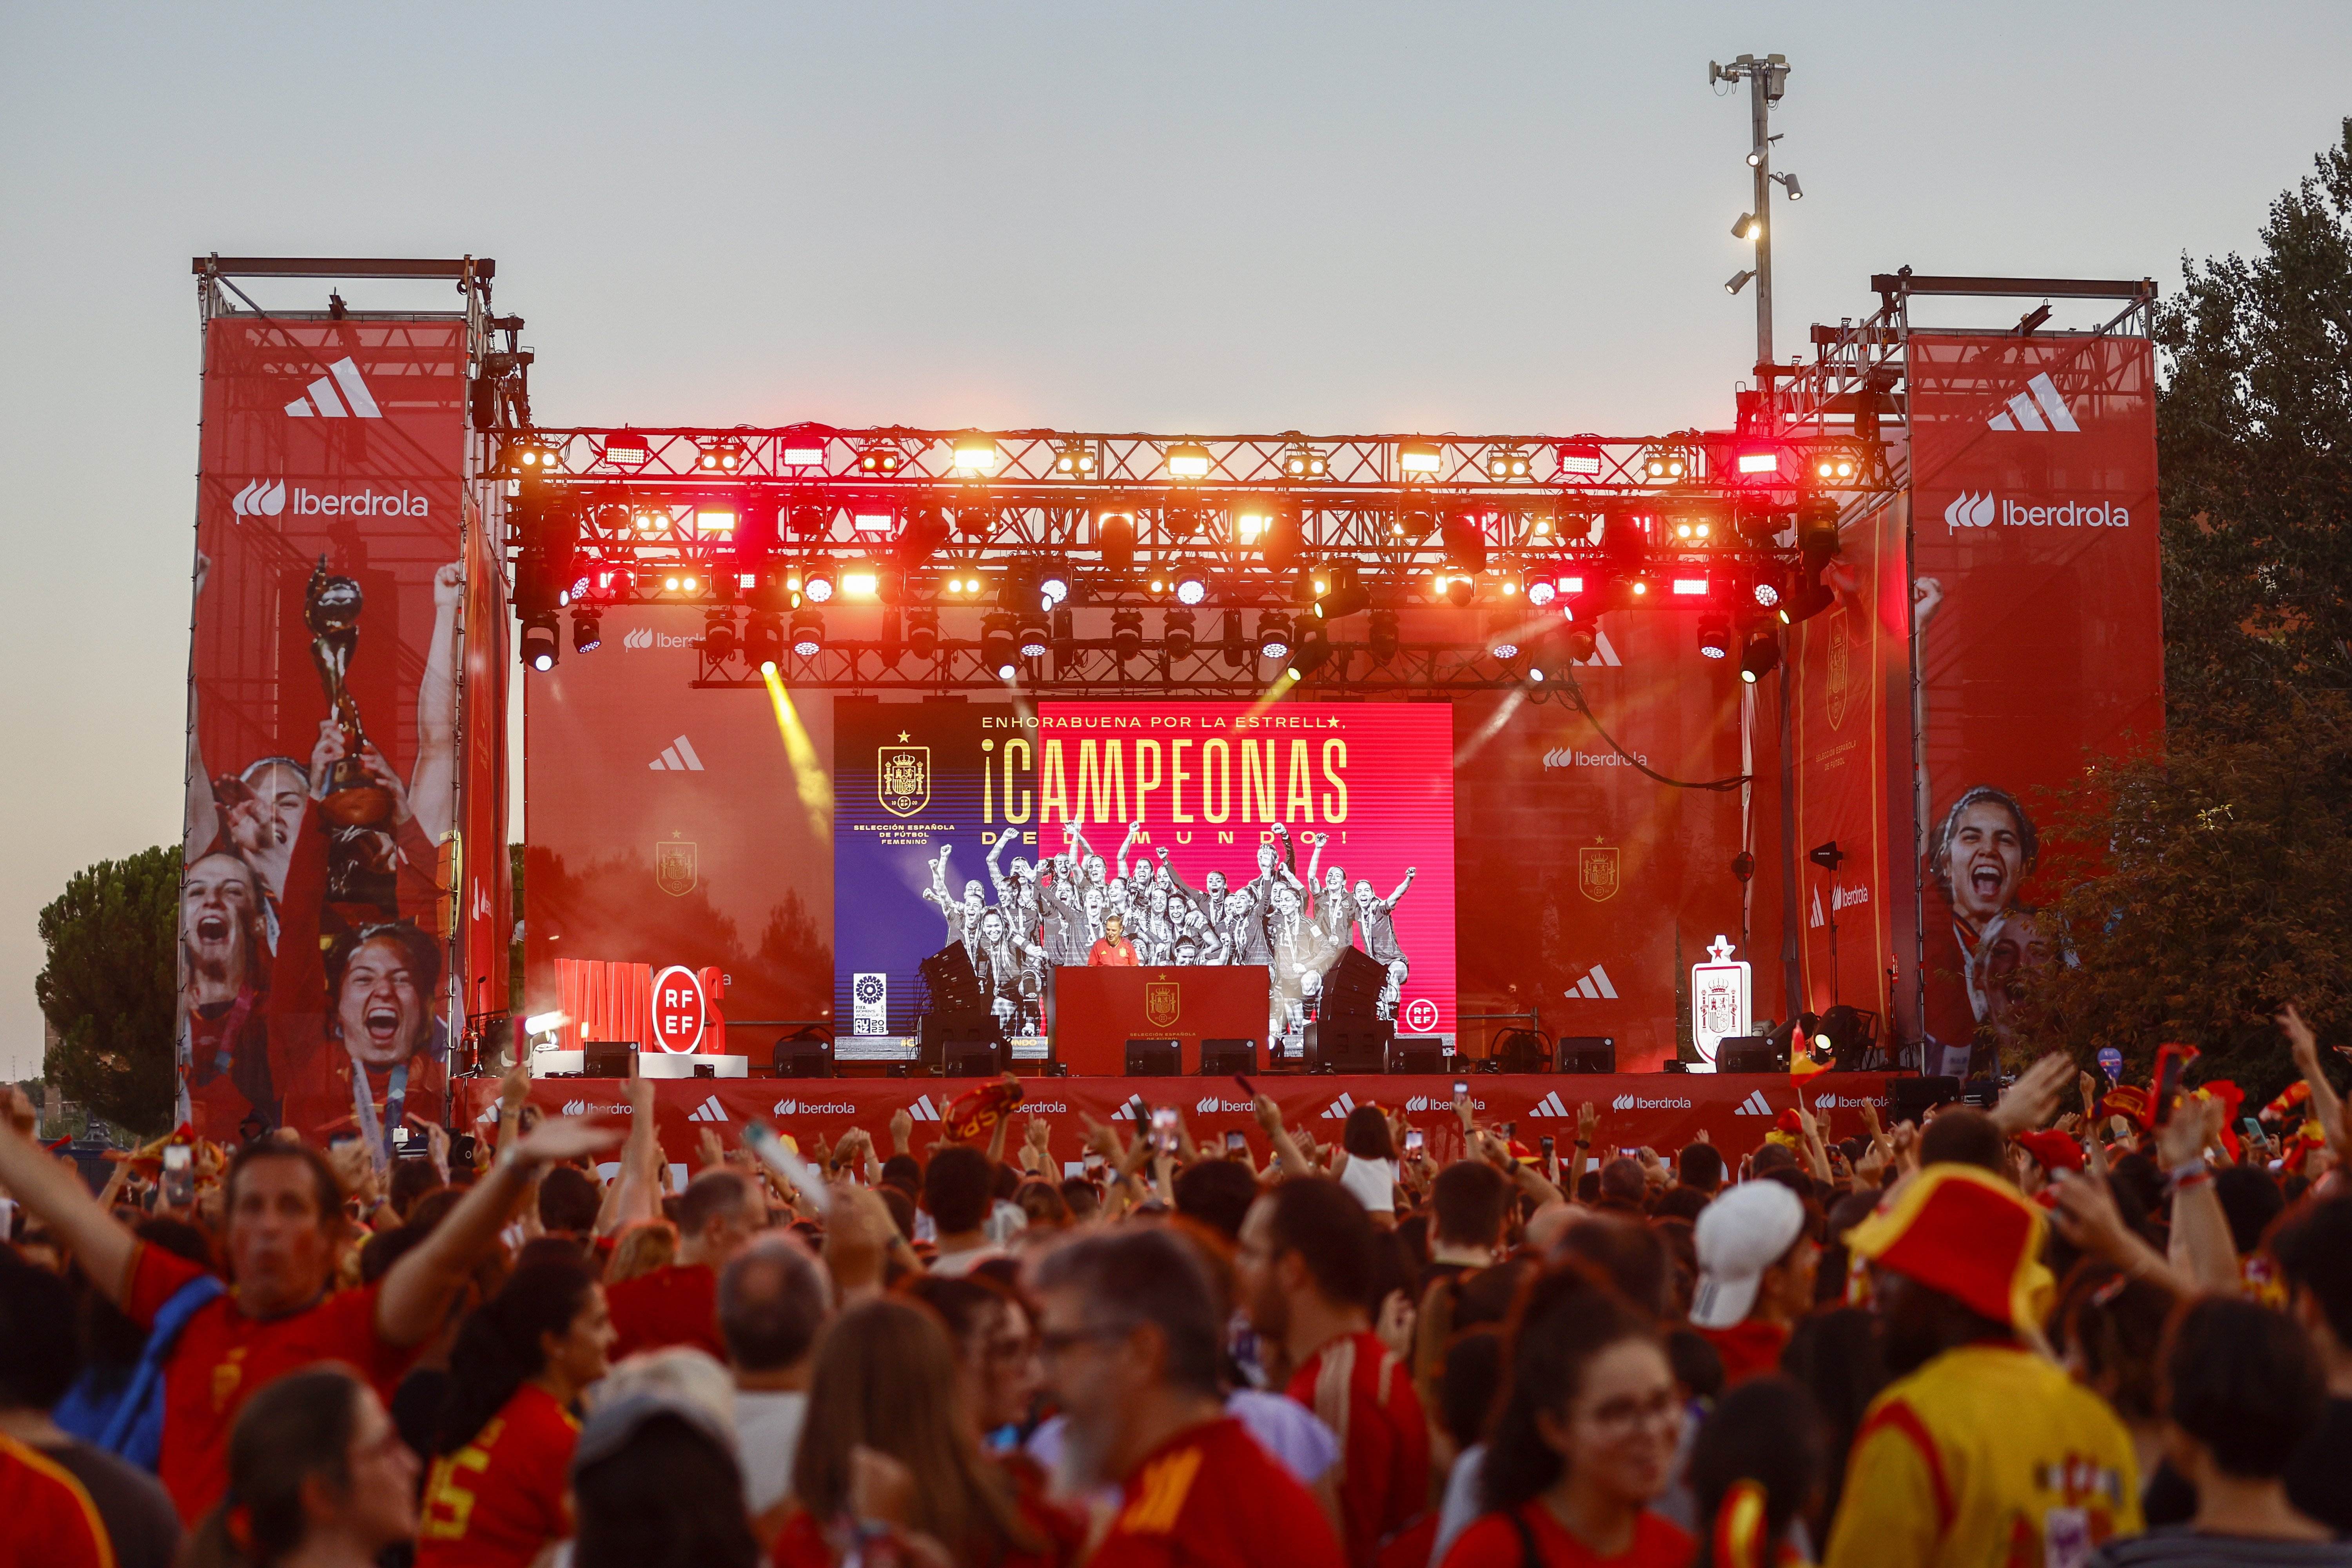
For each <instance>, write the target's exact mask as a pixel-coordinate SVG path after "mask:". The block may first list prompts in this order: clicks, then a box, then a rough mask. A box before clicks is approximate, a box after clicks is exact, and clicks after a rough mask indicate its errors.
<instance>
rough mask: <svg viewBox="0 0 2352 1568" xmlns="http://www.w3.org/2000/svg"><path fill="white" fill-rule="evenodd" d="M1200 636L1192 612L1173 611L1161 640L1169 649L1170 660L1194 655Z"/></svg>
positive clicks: (1170, 612) (1169, 615)
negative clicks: (1193, 650) (1193, 651)
mask: <svg viewBox="0 0 2352 1568" xmlns="http://www.w3.org/2000/svg"><path fill="white" fill-rule="evenodd" d="M1199 636H1200V634H1199V632H1198V630H1197V628H1196V626H1195V623H1194V621H1193V617H1192V611H1190V610H1171V611H1169V612H1168V618H1167V623H1166V629H1165V630H1163V631H1162V632H1161V633H1160V642H1161V644H1162V645H1163V646H1164V647H1166V648H1167V649H1168V657H1169V658H1185V657H1187V656H1188V655H1190V654H1191V653H1192V649H1193V647H1194V646H1195V645H1196V643H1197V642H1198V640H1199Z"/></svg>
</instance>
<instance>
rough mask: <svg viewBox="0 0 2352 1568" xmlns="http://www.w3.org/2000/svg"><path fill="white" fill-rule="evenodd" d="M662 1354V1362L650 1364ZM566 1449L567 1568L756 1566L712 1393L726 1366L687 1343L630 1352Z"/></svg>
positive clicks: (722, 1384)
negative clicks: (572, 1526) (617, 1386)
mask: <svg viewBox="0 0 2352 1568" xmlns="http://www.w3.org/2000/svg"><path fill="white" fill-rule="evenodd" d="M664 1358H667V1361H668V1363H669V1364H667V1365H649V1364H648V1363H657V1362H661V1361H662V1360H663V1359H664ZM631 1371H635V1372H636V1373H640V1374H641V1375H639V1376H638V1377H637V1379H636V1380H635V1382H634V1383H633V1384H630V1386H628V1387H627V1388H626V1389H625V1390H621V1391H616V1392H614V1393H611V1394H605V1395H604V1396H602V1397H600V1398H599V1399H598V1400H597V1402H596V1408H595V1410H594V1412H593V1414H591V1415H590V1416H589V1417H588V1424H587V1425H586V1426H584V1427H583V1428H582V1429H581V1433H580V1445H579V1447H577V1448H576V1449H574V1450H573V1451H572V1498H573V1500H574V1501H575V1502H576V1504H577V1506H578V1512H579V1529H578V1531H577V1533H576V1534H575V1535H574V1536H573V1537H572V1564H571V1568H757V1564H758V1563H759V1561H760V1543H759V1541H758V1540H757V1539H756V1538H755V1537H754V1536H753V1535H752V1533H751V1516H750V1515H749V1514H748V1513H747V1512H746V1511H745V1507H744V1502H743V1472H742V1468H741V1467H740V1465H739V1464H738V1463H737V1462H736V1458H735V1437H734V1434H733V1432H732V1431H731V1430H730V1427H729V1426H728V1423H727V1421H726V1419H725V1417H724V1416H723V1415H721V1414H720V1413H719V1410H720V1408H723V1406H719V1407H714V1405H713V1402H712V1399H711V1397H710V1396H711V1394H713V1393H714V1392H715V1393H716V1394H718V1395H719V1396H720V1398H722V1399H723V1397H724V1395H725V1394H726V1391H727V1385H728V1384H727V1373H726V1370H725V1369H724V1368H722V1367H721V1366H719V1363H717V1362H714V1361H712V1360H711V1359H710V1357H709V1356H708V1355H706V1354H705V1353H703V1352H701V1351H698V1350H696V1349H695V1348H694V1347H692V1346H691V1345H671V1346H669V1347H667V1348H666V1349H662V1350H657V1351H651V1352H646V1354H644V1355H639V1356H633V1357H630V1358H629V1360H628V1363H627V1366H626V1367H625V1369H624V1371H623V1373H621V1375H620V1377H616V1378H615V1380H614V1381H615V1382H616V1383H618V1382H621V1381H623V1380H624V1379H625V1378H627V1377H628V1376H629V1373H630V1372H631Z"/></svg>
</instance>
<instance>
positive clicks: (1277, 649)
mask: <svg viewBox="0 0 2352 1568" xmlns="http://www.w3.org/2000/svg"><path fill="white" fill-rule="evenodd" d="M1257 656H1258V658H1266V659H1279V658H1289V657H1290V617H1289V616H1286V615H1283V614H1282V613H1281V612H1280V611H1278V610H1268V611H1267V612H1266V613H1265V615H1263V616H1259V617H1258V619H1257Z"/></svg>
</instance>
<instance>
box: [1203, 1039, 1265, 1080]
mask: <svg viewBox="0 0 2352 1568" xmlns="http://www.w3.org/2000/svg"><path fill="white" fill-rule="evenodd" d="M1256 1071H1257V1042H1256V1041H1255V1040H1202V1042H1201V1076H1202V1078H1219V1077H1231V1076H1232V1075H1234V1074H1235V1073H1240V1074H1242V1075H1243V1076H1244V1077H1249V1076H1253V1075H1255V1073H1256Z"/></svg>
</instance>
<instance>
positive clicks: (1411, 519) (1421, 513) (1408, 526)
mask: <svg viewBox="0 0 2352 1568" xmlns="http://www.w3.org/2000/svg"><path fill="white" fill-rule="evenodd" d="M1389 531H1390V532H1391V534H1393V535H1395V536H1396V537H1397V538H1399V539H1402V540H1406V541H1408V542H1412V543H1414V544H1419V543H1421V542H1423V541H1425V540H1426V539H1428V537H1429V536H1430V535H1431V534H1433V533H1434V532H1436V531H1437V514H1436V513H1435V512H1433V511H1425V510H1421V509H1420V508H1415V509H1413V510H1410V511H1400V512H1396V513H1394V514H1392V515H1391V517H1390V519H1389Z"/></svg>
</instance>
